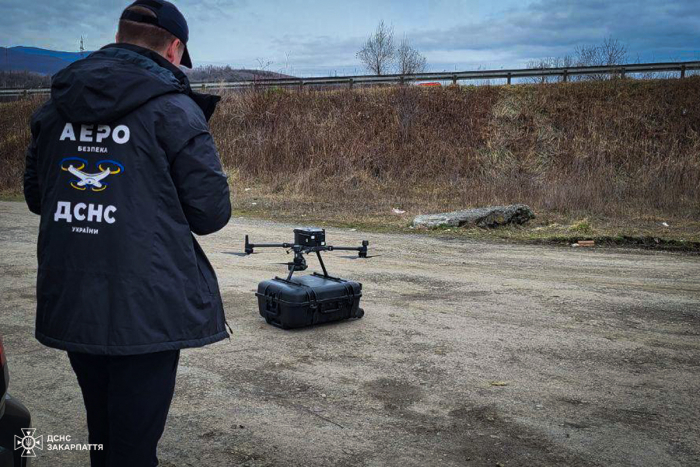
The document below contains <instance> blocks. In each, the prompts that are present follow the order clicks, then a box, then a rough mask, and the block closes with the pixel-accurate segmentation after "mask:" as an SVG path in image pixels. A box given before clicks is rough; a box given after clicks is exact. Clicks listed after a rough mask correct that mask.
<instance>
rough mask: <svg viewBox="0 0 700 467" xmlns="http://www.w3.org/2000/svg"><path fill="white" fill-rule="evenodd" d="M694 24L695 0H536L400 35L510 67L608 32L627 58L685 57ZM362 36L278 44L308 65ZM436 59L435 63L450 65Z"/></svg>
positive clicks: (334, 56) (344, 50)
mask: <svg viewBox="0 0 700 467" xmlns="http://www.w3.org/2000/svg"><path fill="white" fill-rule="evenodd" d="M699 24H700V2H698V1H696V0H695V1H689V0H671V1H666V2H664V1H658V0H616V1H598V0H592V1H581V0H541V1H538V2H536V3H533V4H530V5H528V6H525V7H521V8H517V9H512V10H509V11H505V12H503V13H502V14H499V15H495V16H492V17H489V18H487V19H485V20H484V19H482V20H480V21H476V22H469V23H467V24H464V25H460V26H457V27H453V28H450V29H446V30H428V31H425V30H418V29H414V30H411V31H406V34H407V36H408V37H409V39H410V40H411V42H412V43H413V45H414V46H415V47H416V48H418V49H419V50H420V51H421V52H423V53H424V54H426V55H427V56H428V61H429V63H430V56H431V54H434V55H435V54H437V53H441V54H443V55H444V53H445V52H454V53H457V52H461V53H462V54H464V53H468V52H475V53H482V54H483V53H484V52H492V53H493V54H494V56H506V57H509V60H512V62H510V63H503V65H504V66H516V65H518V64H522V63H524V62H525V61H526V60H528V59H531V58H543V57H549V56H561V55H564V54H567V53H572V52H573V51H574V49H575V48H576V47H577V46H580V45H590V44H598V43H600V42H601V41H602V40H603V39H604V38H607V37H613V38H616V39H619V40H620V41H621V42H623V43H624V44H625V45H626V46H627V47H628V50H629V52H630V55H631V56H632V57H636V56H639V57H640V58H642V59H647V60H652V59H657V60H658V59H678V58H685V59H688V57H687V55H688V54H689V53H690V54H697V50H698V48H699V45H700V29H699V28H698V25H699ZM370 32H371V31H368V34H369V33H370ZM396 32H397V33H399V34H401V33H402V32H401V31H396ZM364 40H365V37H355V38H349V39H334V38H329V37H312V38H298V37H296V38H295V37H283V38H280V39H278V40H277V41H276V46H277V48H278V49H284V50H286V51H290V52H291V53H292V55H293V56H294V57H299V58H300V59H303V61H304V63H305V64H307V65H308V64H311V63H314V62H315V63H317V64H319V65H321V64H327V63H339V64H343V63H348V62H349V61H352V60H353V59H354V55H355V52H356V51H357V50H358V49H359V47H360V46H361V44H362V42H363V41H364ZM697 58H700V56H698V57H697ZM329 60H330V61H331V62H329ZM460 62H461V63H463V64H465V65H466V64H467V62H471V61H461V60H460ZM435 65H437V64H436V63H433V66H435ZM439 65H440V66H439V68H440V69H442V68H445V67H448V66H449V64H446V63H441V64H439ZM471 65H473V62H471ZM436 69H437V67H436Z"/></svg>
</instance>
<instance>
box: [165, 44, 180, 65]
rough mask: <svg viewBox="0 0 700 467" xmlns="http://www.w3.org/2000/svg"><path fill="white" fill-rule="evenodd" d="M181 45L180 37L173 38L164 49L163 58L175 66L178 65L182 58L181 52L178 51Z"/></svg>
mask: <svg viewBox="0 0 700 467" xmlns="http://www.w3.org/2000/svg"><path fill="white" fill-rule="evenodd" d="M181 45H182V42H181V41H180V39H175V40H174V41H172V42H171V43H170V45H169V46H168V49H167V50H166V51H165V58H166V59H168V61H169V62H170V63H172V64H173V65H175V66H180V60H182V54H181V53H180V47H181Z"/></svg>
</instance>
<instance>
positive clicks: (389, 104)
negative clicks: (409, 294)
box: [0, 77, 700, 250]
mask: <svg viewBox="0 0 700 467" xmlns="http://www.w3.org/2000/svg"><path fill="white" fill-rule="evenodd" d="M38 104H39V101H24V102H18V103H10V104H0V192H2V193H3V194H4V195H5V197H8V196H10V197H12V196H15V197H16V193H18V192H19V190H20V186H21V185H20V184H21V171H22V164H23V152H24V148H25V147H26V144H27V142H28V137H29V135H28V130H27V125H26V122H27V121H28V118H29V115H30V113H31V111H32V109H33V108H35V107H36V106H37V105H38ZM698 104H700V77H692V78H687V79H684V80H660V81H632V80H614V81H607V82H599V83H593V82H591V83H562V84H548V85H522V86H511V87H506V86H482V87H448V88H438V89H434V88H431V89H420V88H416V87H405V88H401V87H392V88H379V89H376V88H375V89H364V90H361V89H356V90H339V91H316V92H298V91H264V92H250V93H244V94H228V95H226V96H225V98H224V99H223V101H222V103H221V105H220V107H219V110H218V111H217V114H216V115H215V117H214V119H213V120H212V122H211V126H212V132H213V133H214V136H215V138H216V141H217V143H218V146H219V150H220V152H221V156H222V159H223V161H224V164H225V166H226V168H227V170H228V172H229V174H230V177H231V185H232V189H233V193H234V202H235V208H236V211H237V214H238V215H246V216H254V217H265V218H273V219H280V220H290V221H294V222H299V223H303V224H321V225H338V226H347V227H355V228H360V229H372V230H383V231H413V230H411V229H410V228H409V225H410V221H411V219H412V218H413V216H414V215H416V214H420V213H430V212H444V211H449V210H456V209H461V208H465V207H470V206H485V205H493V204H510V203H525V204H528V205H529V206H531V207H532V208H533V209H534V210H535V212H536V213H537V215H538V217H537V219H536V220H535V221H533V222H531V223H530V224H529V225H528V226H525V227H517V228H516V227H513V228H504V229H497V230H492V231H486V230H481V229H450V230H447V229H445V230H438V231H434V232H432V233H434V234H437V235H447V236H470V237H478V238H484V237H486V238H494V239H495V238H506V239H516V240H526V241H555V242H562V243H564V242H571V241H574V240H577V239H589V238H592V239H597V240H599V242H603V243H641V244H646V245H648V246H659V245H660V246H665V247H679V248H683V249H688V248H690V249H696V250H700V105H698ZM393 208H400V209H401V210H405V211H406V213H405V214H402V215H396V214H393V213H392V209H393ZM664 222H665V223H667V224H668V227H665V226H664V225H663V223H664Z"/></svg>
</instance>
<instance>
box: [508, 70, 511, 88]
mask: <svg viewBox="0 0 700 467" xmlns="http://www.w3.org/2000/svg"><path fill="white" fill-rule="evenodd" d="M510 78H511V74H510V73H508V85H509V86H510Z"/></svg>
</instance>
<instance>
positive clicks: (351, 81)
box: [348, 78, 355, 89]
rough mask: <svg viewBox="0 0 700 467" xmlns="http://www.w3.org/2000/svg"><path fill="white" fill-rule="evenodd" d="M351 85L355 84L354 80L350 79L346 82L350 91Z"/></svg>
mask: <svg viewBox="0 0 700 467" xmlns="http://www.w3.org/2000/svg"><path fill="white" fill-rule="evenodd" d="M353 84H355V80H354V79H352V78H350V81H348V85H349V86H350V89H352V85H353Z"/></svg>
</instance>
